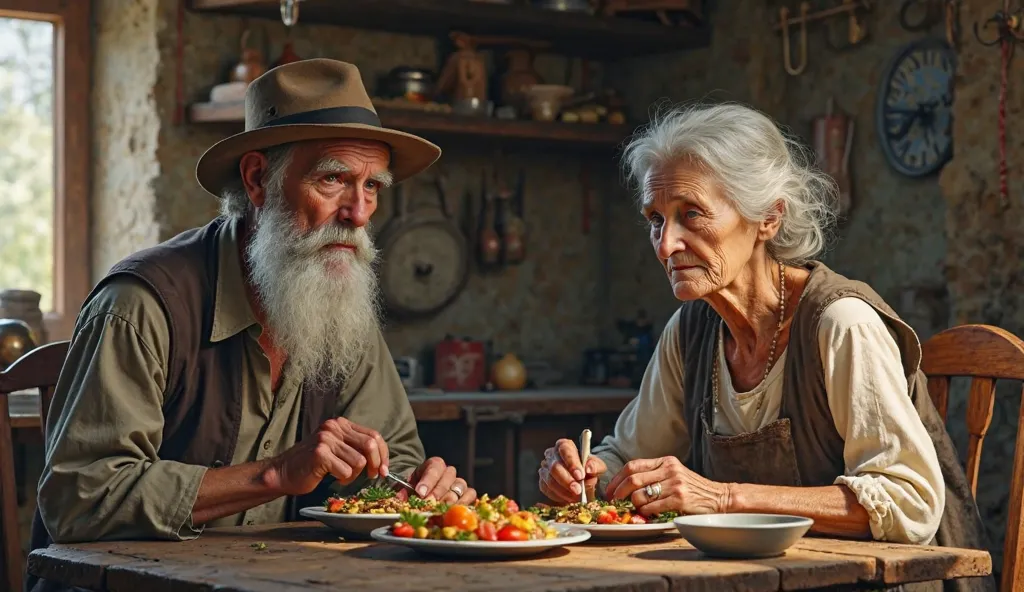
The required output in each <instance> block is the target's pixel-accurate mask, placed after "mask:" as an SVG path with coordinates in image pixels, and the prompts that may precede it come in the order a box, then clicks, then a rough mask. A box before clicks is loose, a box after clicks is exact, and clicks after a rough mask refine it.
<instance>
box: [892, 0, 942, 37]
mask: <svg viewBox="0 0 1024 592" xmlns="http://www.w3.org/2000/svg"><path fill="white" fill-rule="evenodd" d="M941 2H942V0H904V1H903V5H902V6H900V26H901V27H903V28H904V29H906V30H907V31H910V32H912V33H917V32H919V31H925V30H927V29H930V28H931V26H932V25H934V24H935V23H937V22H939V19H940V18H941V17H942V14H941V11H940V10H939V4H940V3H941ZM917 8H923V12H924V14H922V15H921V17H920V18H919V19H917V20H916V21H915V22H911V20H910V18H909V17H910V15H911V13H912V12H918V11H917V10H914V9H917Z"/></svg>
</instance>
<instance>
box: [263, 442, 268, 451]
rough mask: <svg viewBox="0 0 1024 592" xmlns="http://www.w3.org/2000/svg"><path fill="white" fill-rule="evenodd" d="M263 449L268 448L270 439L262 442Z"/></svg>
mask: <svg viewBox="0 0 1024 592" xmlns="http://www.w3.org/2000/svg"><path fill="white" fill-rule="evenodd" d="M263 450H270V440H267V441H266V442H264V443H263Z"/></svg>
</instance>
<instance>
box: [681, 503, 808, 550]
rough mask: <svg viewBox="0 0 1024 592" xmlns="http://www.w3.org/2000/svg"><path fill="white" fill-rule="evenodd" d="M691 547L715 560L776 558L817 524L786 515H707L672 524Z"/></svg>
mask: <svg viewBox="0 0 1024 592" xmlns="http://www.w3.org/2000/svg"><path fill="white" fill-rule="evenodd" d="M673 524H674V525H675V527H676V528H677V529H679V533H680V534H682V535H683V538H685V539H686V540H687V541H689V542H690V544H691V545H693V546H694V547H696V548H697V549H699V550H701V551H702V552H703V553H704V554H705V555H709V556H712V557H730V558H757V557H776V556H778V555H782V554H783V553H785V552H786V549H788V548H790V547H791V546H793V543H795V542H797V540H799V539H800V537H802V536H804V534H805V533H806V532H807V529H809V528H810V527H811V525H812V524H814V520H811V519H810V518H803V517H801V516H787V515H785V514H704V515H694V516H680V517H678V518H676V519H675V520H673Z"/></svg>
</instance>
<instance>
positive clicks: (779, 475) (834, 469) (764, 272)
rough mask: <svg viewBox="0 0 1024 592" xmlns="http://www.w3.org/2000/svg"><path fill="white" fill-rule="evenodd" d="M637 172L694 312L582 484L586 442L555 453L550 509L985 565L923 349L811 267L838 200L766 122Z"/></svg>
mask: <svg viewBox="0 0 1024 592" xmlns="http://www.w3.org/2000/svg"><path fill="white" fill-rule="evenodd" d="M624 162H625V167H626V169H627V173H628V175H629V177H630V179H631V180H632V181H633V182H634V183H635V185H636V187H637V190H638V194H639V203H640V208H641V210H642V212H643V216H644V218H645V219H646V222H647V228H648V230H649V232H650V240H651V246H652V247H653V248H654V252H655V255H656V256H657V258H658V261H659V263H660V264H661V266H662V268H663V269H664V270H665V275H666V276H667V278H668V281H669V285H670V286H671V289H672V292H673V294H674V295H675V297H676V298H677V299H679V300H680V301H682V302H683V304H682V306H681V307H680V308H679V310H678V311H677V312H676V313H675V314H674V315H673V316H672V318H671V319H670V320H669V322H668V324H667V325H666V327H665V330H664V332H663V333H662V335H661V338H660V340H659V343H658V346H657V349H656V352H655V354H654V356H653V359H652V360H651V362H650V365H649V366H648V368H647V372H646V374H645V376H644V379H643V383H642V386H641V387H640V392H639V394H638V396H637V397H636V398H635V399H634V400H633V401H632V402H631V403H630V404H629V405H628V406H627V407H626V409H625V410H624V411H623V412H622V414H621V416H620V417H619V419H618V421H617V423H616V425H615V430H614V433H613V434H612V435H611V436H609V437H607V438H605V439H604V441H603V442H602V443H601V444H600V445H599V446H597V447H595V449H594V453H593V455H592V456H591V457H590V459H589V460H588V462H587V465H586V467H584V466H582V464H581V462H580V457H579V454H578V451H577V449H576V445H575V444H574V443H573V442H572V441H571V440H560V441H559V442H558V443H556V445H555V446H554V447H552V448H551V449H549V450H548V451H547V452H546V454H545V458H544V460H543V463H542V466H541V469H540V488H541V491H542V492H543V493H544V494H545V495H547V496H548V497H549V498H551V499H552V500H553V501H555V502H559V503H566V502H572V501H578V500H579V499H580V492H581V487H583V486H585V487H587V488H588V489H591V488H593V489H596V490H597V493H598V494H599V496H603V497H605V499H630V500H632V501H633V503H634V504H635V505H636V507H637V508H638V510H639V511H640V512H641V513H642V514H645V515H652V514H657V513H660V512H665V511H676V512H681V513H686V514H705V513H725V512H768V513H781V514H792V515H800V516H806V517H809V518H812V519H814V526H813V530H814V531H816V532H817V533H821V534H826V535H831V536H847V537H858V538H874V539H877V540H884V541H894V542H901V543H918V544H927V543H933V544H935V543H936V542H937V544H943V545H956V546H966V547H981V546H982V545H983V543H982V539H981V531H980V520H979V517H978V512H977V508H976V506H975V504H974V501H973V499H972V498H971V496H970V490H969V489H968V487H967V483H966V480H965V478H964V475H963V471H962V470H961V468H960V466H959V464H958V460H957V456H956V453H955V450H954V448H953V446H952V445H951V442H950V439H949V437H948V434H947V433H946V431H945V428H944V426H943V425H942V422H941V420H940V418H939V416H938V414H937V412H936V411H935V408H934V406H933V405H932V403H931V401H930V399H929V397H928V393H927V391H926V379H925V377H924V375H923V374H922V373H921V372H920V370H919V366H920V362H921V347H920V343H919V341H918V339H917V337H916V336H915V334H914V331H913V330H912V329H911V328H910V327H909V326H908V325H907V324H906V323H904V322H903V321H901V320H900V319H899V317H898V316H897V315H896V313H895V312H893V310H892V309H891V308H890V307H889V306H887V305H886V304H885V302H883V301H882V299H881V298H880V297H879V296H878V294H876V293H875V292H874V291H873V290H872V289H871V288H870V287H869V286H867V285H865V284H863V283H861V282H858V281H853V280H850V279H847V278H845V277H843V276H841V275H839V274H837V273H835V272H833V271H831V270H830V269H829V268H828V267H826V266H825V265H823V264H822V263H820V262H818V261H815V260H814V258H815V257H816V256H817V255H818V254H819V253H820V252H821V251H822V248H823V247H824V245H825V241H826V236H827V232H828V229H829V225H830V223H831V222H832V220H833V216H834V215H833V211H834V210H833V207H834V201H835V197H836V188H835V185H834V183H833V182H832V181H831V180H830V179H829V178H828V177H826V176H825V175H823V174H822V173H821V172H819V171H817V170H815V169H814V168H813V167H812V166H810V164H809V159H808V158H806V156H805V152H804V151H803V150H802V149H801V148H800V146H799V145H798V144H797V143H796V142H794V141H793V140H791V139H789V138H787V137H785V136H784V135H783V133H781V132H780V130H779V128H778V127H776V125H775V124H774V123H773V122H772V121H771V120H770V119H769V118H768V117H766V116H764V115H763V114H761V113H759V112H757V111H755V110H753V109H750V108H747V107H743V106H740V105H732V104H727V105H715V106H696V107H688V108H677V109H674V110H671V111H669V112H668V113H667V114H664V115H661V116H658V117H657V118H655V120H654V121H653V122H652V123H651V124H650V125H649V126H648V127H646V128H645V129H644V130H643V131H642V132H641V133H639V134H638V135H637V136H636V137H635V138H634V139H633V140H632V142H631V143H630V144H629V145H628V147H627V149H626V151H625V156H624ZM877 264H878V265H879V266H883V265H885V262H884V261H879V262H877ZM971 583H972V584H978V585H984V583H983V582H977V581H974V582H971ZM961 584H963V582H961Z"/></svg>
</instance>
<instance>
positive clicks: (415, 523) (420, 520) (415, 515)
mask: <svg viewBox="0 0 1024 592" xmlns="http://www.w3.org/2000/svg"><path fill="white" fill-rule="evenodd" d="M399 521H401V522H405V523H406V524H408V525H409V526H411V527H413V528H419V527H421V526H426V525H427V517H426V516H424V515H423V514H420V513H419V512H409V511H404V512H402V513H401V514H399Z"/></svg>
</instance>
